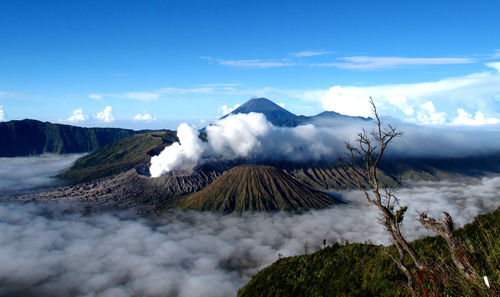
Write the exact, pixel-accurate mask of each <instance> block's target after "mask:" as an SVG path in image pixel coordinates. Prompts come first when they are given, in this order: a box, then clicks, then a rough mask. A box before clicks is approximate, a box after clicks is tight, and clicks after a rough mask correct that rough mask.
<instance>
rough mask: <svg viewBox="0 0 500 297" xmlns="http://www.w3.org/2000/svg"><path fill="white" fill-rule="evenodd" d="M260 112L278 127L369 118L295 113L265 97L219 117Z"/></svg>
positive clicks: (255, 99)
mask: <svg viewBox="0 0 500 297" xmlns="http://www.w3.org/2000/svg"><path fill="white" fill-rule="evenodd" d="M251 112H256V113H262V114H264V115H265V116H266V118H267V120H268V121H269V122H271V123H273V125H275V126H279V127H297V126H300V125H306V124H310V123H315V125H316V126H322V125H327V126H329V125H331V124H332V122H331V120H337V121H338V120H340V121H353V120H356V121H367V120H371V119H370V118H363V117H352V116H346V115H343V114H340V113H336V112H333V111H324V112H322V113H320V114H317V115H315V116H304V115H299V116H298V115H295V114H293V113H291V112H289V111H288V110H286V109H284V108H283V107H281V106H279V105H278V104H276V103H274V102H272V101H271V100H269V99H267V98H253V99H250V100H248V101H247V102H245V104H243V105H242V106H240V107H238V108H236V109H235V110H233V111H232V112H231V113H229V114H227V115H225V116H223V117H222V118H221V119H223V118H225V117H227V116H229V115H232V114H239V113H251Z"/></svg>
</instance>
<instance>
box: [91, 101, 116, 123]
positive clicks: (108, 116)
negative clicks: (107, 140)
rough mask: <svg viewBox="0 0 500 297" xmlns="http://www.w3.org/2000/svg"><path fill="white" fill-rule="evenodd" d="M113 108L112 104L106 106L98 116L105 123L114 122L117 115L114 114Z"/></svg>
mask: <svg viewBox="0 0 500 297" xmlns="http://www.w3.org/2000/svg"><path fill="white" fill-rule="evenodd" d="M111 109H112V108H111V106H109V105H108V106H106V108H104V110H103V111H100V112H98V113H97V115H96V118H97V119H98V120H100V121H103V122H105V123H111V122H113V121H114V120H115V117H114V116H113V114H112V112H111Z"/></svg>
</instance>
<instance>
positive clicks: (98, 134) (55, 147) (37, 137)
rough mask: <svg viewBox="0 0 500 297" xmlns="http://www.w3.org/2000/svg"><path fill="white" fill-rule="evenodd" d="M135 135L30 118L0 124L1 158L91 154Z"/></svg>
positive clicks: (109, 129) (124, 131)
mask: <svg viewBox="0 0 500 297" xmlns="http://www.w3.org/2000/svg"><path fill="white" fill-rule="evenodd" d="M135 133H137V132H136V131H134V130H130V129H122V128H84V127H77V126H71V125H63V124H54V123H50V122H42V121H38V120H32V119H24V120H13V121H8V122H1V123H0V139H2V145H1V146H0V157H17V156H30V155H39V154H43V153H53V154H71V153H83V152H90V151H94V150H97V149H99V148H101V147H103V146H105V145H107V144H110V143H113V142H115V141H117V140H120V139H123V138H125V137H127V136H130V135H133V134H135Z"/></svg>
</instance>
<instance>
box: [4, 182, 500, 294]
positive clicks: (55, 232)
mask: <svg viewBox="0 0 500 297" xmlns="http://www.w3.org/2000/svg"><path fill="white" fill-rule="evenodd" d="M499 193H500V177H498V176H496V177H485V178H482V179H478V180H471V179H468V180H461V181H443V182H419V183H413V184H410V185H409V186H408V187H406V188H402V189H401V190H400V191H399V193H398V196H399V197H400V199H401V204H407V205H409V211H408V214H407V217H406V219H405V223H404V233H405V235H406V236H407V238H408V239H415V238H419V237H422V236H425V235H428V234H431V233H430V232H429V231H426V230H424V229H423V227H421V226H420V224H419V223H418V221H417V217H418V212H419V211H428V212H429V213H430V214H431V215H432V216H436V217H440V216H441V215H442V214H441V212H442V211H448V212H450V214H451V215H452V216H453V218H454V220H455V222H456V223H457V225H459V226H460V225H463V224H464V223H467V222H470V221H471V220H472V218H473V217H474V216H475V215H477V214H479V213H485V212H489V211H492V210H494V209H495V208H497V207H498V206H500V196H499ZM340 194H341V195H342V196H343V197H344V199H345V200H346V201H347V202H348V203H347V204H345V205H335V206H334V207H332V208H330V209H325V210H320V211H310V212H307V213H305V214H302V215H290V214H283V213H275V214H268V213H255V214H247V215H244V216H241V217H236V216H221V215H216V214H212V213H197V212H180V211H173V212H170V213H166V214H164V215H163V216H161V217H140V216H137V215H136V214H135V213H133V212H132V211H122V212H114V213H112V212H108V213H95V214H90V215H83V214H82V213H83V212H82V210H81V209H80V206H78V205H74V204H66V203H47V204H43V203H39V204H35V203H6V202H4V203H0V263H1V265H0V296H16V295H23V296H24V295H26V296H70V295H71V296H113V297H119V296H189V297H196V296H206V297H210V296H235V295H236V292H237V289H238V288H241V287H242V286H244V284H245V283H246V282H248V281H249V280H250V279H251V277H252V275H255V274H256V273H257V272H258V271H259V270H261V269H262V268H264V267H265V266H267V265H269V264H271V263H272V262H274V261H276V260H277V259H278V255H279V254H282V255H284V256H292V255H297V254H302V253H304V252H305V245H306V243H307V246H308V250H309V251H310V252H311V251H315V250H317V249H319V248H321V247H322V245H323V244H322V241H323V239H327V242H328V243H332V242H344V241H345V240H349V241H350V242H365V241H369V242H372V243H375V244H388V243H389V242H390V241H389V237H388V236H387V234H386V233H385V231H384V229H383V227H382V226H381V225H379V224H377V223H376V222H377V220H378V214H377V211H376V209H375V208H374V207H373V206H370V205H368V204H367V203H366V201H364V200H363V199H364V198H363V196H362V195H361V194H360V193H359V192H357V191H344V192H340Z"/></svg>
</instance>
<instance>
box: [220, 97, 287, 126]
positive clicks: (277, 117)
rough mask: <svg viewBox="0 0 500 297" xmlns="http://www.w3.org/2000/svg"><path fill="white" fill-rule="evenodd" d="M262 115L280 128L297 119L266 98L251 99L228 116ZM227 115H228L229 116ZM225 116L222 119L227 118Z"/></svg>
mask: <svg viewBox="0 0 500 297" xmlns="http://www.w3.org/2000/svg"><path fill="white" fill-rule="evenodd" d="M251 112H257V113H262V114H264V115H265V116H266V118H267V120H268V121H270V122H271V123H273V124H274V125H275V126H281V124H282V123H284V122H286V121H288V120H290V119H293V118H295V117H297V116H296V115H294V114H293V113H291V112H289V111H288V110H286V109H284V108H283V107H281V106H279V105H278V104H276V103H274V102H272V101H271V100H269V99H267V98H253V99H250V100H248V101H247V102H245V104H243V105H242V106H240V107H238V108H236V109H235V110H233V111H232V112H231V113H230V114H238V113H251ZM230 114H228V115H230ZM228 115H225V116H224V117H222V119H223V118H225V117H227V116H228Z"/></svg>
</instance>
